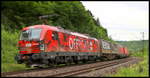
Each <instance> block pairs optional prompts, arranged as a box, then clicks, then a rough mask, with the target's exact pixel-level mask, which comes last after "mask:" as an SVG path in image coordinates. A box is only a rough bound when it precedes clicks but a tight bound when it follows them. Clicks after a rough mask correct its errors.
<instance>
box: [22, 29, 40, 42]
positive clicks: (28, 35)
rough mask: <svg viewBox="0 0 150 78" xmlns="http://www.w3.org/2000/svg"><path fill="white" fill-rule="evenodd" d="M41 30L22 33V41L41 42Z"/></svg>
mask: <svg viewBox="0 0 150 78" xmlns="http://www.w3.org/2000/svg"><path fill="white" fill-rule="evenodd" d="M40 33H41V29H29V30H24V31H22V32H21V36H20V40H39V39H40Z"/></svg>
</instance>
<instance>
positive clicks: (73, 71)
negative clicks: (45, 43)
mask: <svg viewBox="0 0 150 78" xmlns="http://www.w3.org/2000/svg"><path fill="white" fill-rule="evenodd" d="M131 61H132V62H135V61H137V58H134V57H129V58H124V59H118V60H113V61H105V62H96V63H91V64H81V65H74V66H65V67H60V68H52V69H36V70H30V71H24V72H20V73H19V72H18V73H13V74H6V73H2V77H68V76H69V77H70V76H76V75H79V74H83V73H87V72H90V71H95V70H100V69H104V68H107V67H111V66H115V65H118V64H123V63H127V62H131Z"/></svg>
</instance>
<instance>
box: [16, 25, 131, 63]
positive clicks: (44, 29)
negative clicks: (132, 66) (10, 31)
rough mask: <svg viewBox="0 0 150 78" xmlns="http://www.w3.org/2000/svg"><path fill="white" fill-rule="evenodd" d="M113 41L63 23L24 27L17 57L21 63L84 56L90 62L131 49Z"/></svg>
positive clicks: (64, 60)
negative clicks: (59, 24) (91, 35)
mask: <svg viewBox="0 0 150 78" xmlns="http://www.w3.org/2000/svg"><path fill="white" fill-rule="evenodd" d="M112 45H113V44H112ZM112 45H111V43H108V42H106V41H104V40H102V39H100V40H98V39H96V38H93V37H89V36H86V35H83V34H80V33H77V32H70V31H68V30H64V29H63V28H60V27H53V26H48V25H34V26H30V27H25V28H23V29H22V32H21V36H20V40H19V42H18V48H19V54H18V55H17V56H16V57H15V59H16V60H17V62H18V63H19V64H21V63H25V64H26V65H27V66H40V65H53V64H59V63H72V62H75V63H78V61H81V60H82V61H83V62H86V61H87V60H96V59H98V58H99V59H101V58H102V57H106V56H107V54H109V55H114V57H115V56H116V55H117V56H118V55H119V54H123V55H125V56H127V55H128V51H127V49H125V48H123V49H120V48H118V47H117V46H116V47H113V46H112ZM117 49H118V50H117Z"/></svg>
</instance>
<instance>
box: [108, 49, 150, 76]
mask: <svg viewBox="0 0 150 78" xmlns="http://www.w3.org/2000/svg"><path fill="white" fill-rule="evenodd" d="M144 50H145V51H144V53H143V52H135V53H132V55H131V56H136V57H140V58H143V59H144V60H143V61H141V62H139V63H138V64H134V65H131V66H130V67H127V68H126V67H121V68H119V69H118V71H117V73H116V74H114V75H109V76H111V77H148V76H149V74H148V73H149V70H148V69H149V66H148V65H149V64H148V58H149V56H148V55H149V54H148V52H149V51H148V49H144Z"/></svg>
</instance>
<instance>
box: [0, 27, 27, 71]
mask: <svg viewBox="0 0 150 78" xmlns="http://www.w3.org/2000/svg"><path fill="white" fill-rule="evenodd" d="M1 34H2V49H1V59H2V61H1V65H2V69H1V71H2V72H9V71H17V70H22V69H26V68H25V65H24V64H17V63H16V61H15V60H14V56H15V55H16V54H17V52H18V49H17V42H18V39H19V32H18V31H13V32H8V31H6V30H2V33H1Z"/></svg>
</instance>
